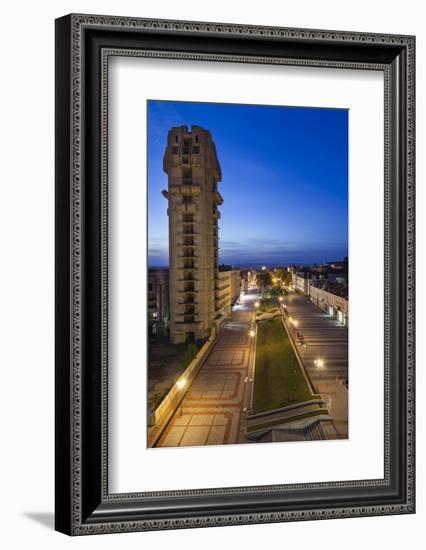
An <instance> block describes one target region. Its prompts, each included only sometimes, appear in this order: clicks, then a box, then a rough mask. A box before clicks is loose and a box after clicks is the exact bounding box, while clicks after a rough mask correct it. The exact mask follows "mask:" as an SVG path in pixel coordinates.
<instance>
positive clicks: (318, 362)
mask: <svg viewBox="0 0 426 550" xmlns="http://www.w3.org/2000/svg"><path fill="white" fill-rule="evenodd" d="M314 363H315V365H316V366H317V368H318V378H321V369H322V368H323V367H324V361H323V360H322V359H315V361H314Z"/></svg>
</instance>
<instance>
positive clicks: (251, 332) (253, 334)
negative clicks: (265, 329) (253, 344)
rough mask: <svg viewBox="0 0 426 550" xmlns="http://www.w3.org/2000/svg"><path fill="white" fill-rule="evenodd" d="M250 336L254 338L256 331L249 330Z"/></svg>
mask: <svg viewBox="0 0 426 550" xmlns="http://www.w3.org/2000/svg"><path fill="white" fill-rule="evenodd" d="M249 334H250V336H251V337H252V338H253V337H254V336H256V331H255V330H253V329H251V331H250V332H249Z"/></svg>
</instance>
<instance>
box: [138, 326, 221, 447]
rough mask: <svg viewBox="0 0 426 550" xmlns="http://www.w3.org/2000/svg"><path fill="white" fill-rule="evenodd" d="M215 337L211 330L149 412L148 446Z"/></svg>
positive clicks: (177, 403) (197, 370) (184, 389)
mask: <svg viewBox="0 0 426 550" xmlns="http://www.w3.org/2000/svg"><path fill="white" fill-rule="evenodd" d="M215 339H216V331H215V330H212V333H211V335H210V337H209V338H208V340H207V341H206V342H205V343H204V344H203V346H202V347H201V348H200V349H199V351H198V353H197V355H196V356H195V357H194V359H193V360H192V361H191V363H190V364H189V365H188V366H187V367H186V369H185V370H184V371H183V373H182V374H181V375H180V376H179V378H178V380H177V381H176V382H175V384H174V385H173V386H172V388H171V389H170V390H169V392H168V393H167V395H166V396H165V397H164V399H163V400H162V401H161V403H160V404H159V405H158V407H157V408H156V409H155V410H154V411H153V412H152V413H151V415H150V424H152V425H151V426H150V428H149V430H148V447H152V446H153V445H154V444H155V443H156V441H157V440H158V438H159V437H160V435H161V433H162V431H163V429H164V428H165V426H166V424H167V422H168V421H169V420H170V418H171V416H172V415H173V413H174V412H175V411H176V409H177V407H178V406H179V404H180V403H181V401H182V399H183V398H184V397H185V394H186V392H187V390H188V388H189V387H190V385H191V384H192V382H193V380H194V378H195V377H196V375H197V374H198V372H199V370H200V368H201V366H202V364H203V362H204V360H205V359H206V357H207V355H208V354H209V352H210V350H211V348H212V345H213V343H214V341H215Z"/></svg>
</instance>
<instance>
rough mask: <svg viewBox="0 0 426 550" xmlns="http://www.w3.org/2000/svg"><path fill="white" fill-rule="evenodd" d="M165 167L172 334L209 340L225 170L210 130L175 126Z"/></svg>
mask: <svg viewBox="0 0 426 550" xmlns="http://www.w3.org/2000/svg"><path fill="white" fill-rule="evenodd" d="M163 168H164V171H165V172H166V173H167V175H168V189H167V191H163V195H164V196H165V197H166V198H167V200H168V201H169V206H168V216H169V287H170V291H169V292H170V338H171V341H172V342H173V343H180V342H185V341H189V340H192V339H200V338H206V337H207V336H209V334H210V330H211V327H212V326H213V321H214V320H215V318H216V317H217V316H218V314H219V313H220V311H219V310H220V296H219V295H218V293H217V288H218V286H219V285H218V278H219V270H218V219H219V218H220V214H219V209H218V207H219V206H220V205H221V204H222V202H223V199H222V197H221V195H220V193H219V192H218V189H217V184H218V182H219V181H221V178H222V174H221V169H220V165H219V161H218V159H217V154H216V147H215V144H214V142H213V140H212V137H211V134H210V132H209V131H208V130H205V129H203V128H201V127H199V126H192V128H191V129H190V130H189V129H188V127H187V126H180V127H176V128H172V129H171V130H170V131H169V134H168V138H167V148H166V152H165V155H164V163H163Z"/></svg>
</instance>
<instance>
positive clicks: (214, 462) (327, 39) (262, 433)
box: [56, 14, 415, 535]
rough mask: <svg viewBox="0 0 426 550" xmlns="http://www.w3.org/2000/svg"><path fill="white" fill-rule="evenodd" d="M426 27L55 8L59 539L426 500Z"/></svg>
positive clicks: (355, 512)
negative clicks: (418, 245) (425, 411)
mask: <svg viewBox="0 0 426 550" xmlns="http://www.w3.org/2000/svg"><path fill="white" fill-rule="evenodd" d="M414 56H415V39H414V37H413V36H400V35H383V34H366V33H354V32H342V31H325V30H307V29H292V28H278V27H256V26H246V25H234V24H232V25H231V24H218V23H201V22H189V21H169V20H151V19H150V20H148V19H139V18H128V17H116V16H112V17H110V16H97V15H79V14H76V15H74V14H72V15H68V16H65V17H63V18H60V19H58V20H56V529H57V530H59V531H61V532H63V533H66V534H69V535H85V534H99V533H119V532H126V531H145V530H157V529H180V528H189V527H205V526H220V525H238V524H247V523H267V522H285V521H300V520H314V519H328V518H349V517H359V516H373V515H385V514H408V513H414V511H415V499H414V494H415V487H414V485H415V480H414V474H415V472H414V335H415V333H414V170H415V159H414V154H415V141H414V140H415V135H414V134H415V87H414V86H415V82H414V78H415V74H414V69H415V57H414Z"/></svg>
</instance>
